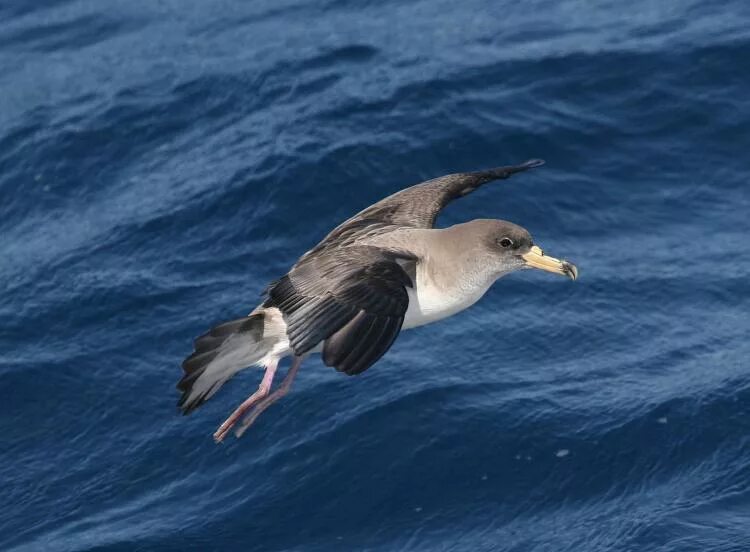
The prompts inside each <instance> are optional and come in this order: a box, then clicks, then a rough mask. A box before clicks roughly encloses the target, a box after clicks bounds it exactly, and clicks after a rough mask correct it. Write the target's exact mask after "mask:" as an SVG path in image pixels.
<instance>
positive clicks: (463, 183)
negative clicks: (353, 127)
mask: <svg viewBox="0 0 750 552" xmlns="http://www.w3.org/2000/svg"><path fill="white" fill-rule="evenodd" d="M542 164H543V162H542V161H541V160H530V161H527V162H525V163H521V164H519V165H511V166H507V167H499V168H495V169H490V170H486V171H479V172H470V173H458V174H451V175H447V176H442V177H440V178H436V179H433V180H429V181H427V182H423V183H421V184H417V185H416V186H412V187H411V188H407V189H405V190H402V191H400V192H398V193H395V194H393V195H391V196H389V197H387V198H385V199H383V200H382V201H379V202H378V203H375V204H374V205H372V206H370V207H368V208H366V209H364V210H363V211H361V212H360V213H358V214H356V215H355V216H353V217H352V218H350V219H349V220H347V221H345V222H344V223H342V224H341V225H339V226H338V227H336V228H335V229H334V230H333V231H332V232H331V233H330V234H328V235H327V236H326V237H325V238H324V239H323V240H322V241H321V242H320V243H319V244H318V245H317V246H316V247H314V248H313V249H311V250H310V251H308V252H307V253H305V254H304V255H303V256H302V257H301V258H300V260H299V261H298V262H297V263H296V264H295V265H294V266H293V267H292V268H291V270H289V272H288V273H287V274H285V275H284V276H283V277H281V278H279V279H278V280H276V281H275V282H273V283H271V284H270V285H269V286H268V288H267V290H266V299H265V301H264V302H263V303H262V304H261V305H260V306H259V307H258V308H256V309H255V310H254V311H253V312H252V313H251V314H250V315H249V316H248V317H246V318H243V319H239V320H235V321H232V322H228V323H225V324H222V325H219V326H217V327H215V328H214V329H213V330H211V331H209V332H208V333H206V334H204V335H203V336H201V337H199V338H198V339H197V340H196V341H195V351H194V352H193V354H192V355H191V356H189V357H188V358H187V359H186V360H185V362H184V363H183V369H184V376H183V378H182V380H180V383H179V384H178V388H179V389H180V390H181V391H182V392H183V395H182V398H181V399H180V402H179V405H180V407H181V408H182V410H183V412H184V413H188V412H190V411H192V410H194V409H195V408H196V407H197V406H199V405H200V404H202V403H203V402H204V401H205V400H206V399H208V398H210V397H211V396H212V395H213V394H214V393H215V392H216V390H218V388H219V387H221V385H222V384H223V383H224V382H225V381H226V380H228V379H229V378H230V377H231V376H232V375H233V374H234V373H236V372H237V371H239V370H240V369H242V368H244V367H246V366H248V365H251V364H258V365H261V366H264V367H265V368H266V373H265V376H264V378H263V381H262V382H261V384H260V386H259V388H258V390H257V391H256V392H255V393H254V394H253V395H252V396H250V397H249V398H248V399H247V400H246V401H245V402H244V403H243V404H242V405H240V407H239V408H237V409H236V410H235V412H234V413H233V414H232V415H231V416H230V417H229V418H228V419H227V420H226V421H225V422H224V423H223V424H222V426H221V427H220V428H219V429H218V430H217V432H216V433H215V435H214V438H215V439H216V440H217V441H221V440H222V439H223V438H224V436H225V435H226V433H227V432H228V431H229V430H230V428H232V427H233V426H234V425H235V424H236V423H237V422H238V421H239V419H240V418H241V417H242V416H243V415H244V414H245V413H246V412H247V411H248V410H250V409H251V408H252V409H253V410H252V412H250V414H249V415H248V416H247V418H245V421H244V422H243V424H242V425H241V426H240V428H239V429H238V430H237V434H238V436H239V435H240V434H241V433H242V432H243V431H244V430H245V429H246V428H247V426H248V425H249V424H251V423H252V422H253V421H254V420H255V419H256V418H257V416H258V415H259V414H260V412H262V411H263V410H264V409H265V408H266V407H267V406H268V405H270V404H271V403H273V402H274V401H275V400H277V399H278V398H279V397H280V396H282V395H283V394H284V393H286V392H287V391H288V389H289V387H290V385H291V381H292V379H293V378H294V376H295V374H296V373H297V370H298V368H299V365H300V363H301V361H302V359H303V358H304V357H305V356H306V355H307V354H308V353H311V352H320V353H321V354H322V359H323V362H324V363H325V364H326V365H328V366H333V367H335V368H336V369H337V370H339V371H341V372H344V373H346V374H349V375H354V374H359V373H362V372H363V371H365V370H367V369H368V368H369V367H370V366H372V365H373V364H374V363H375V362H377V361H378V359H380V358H381V357H382V356H383V354H385V352H386V351H388V349H389V348H390V347H391V345H392V344H393V342H394V341H395V339H396V337H397V336H398V334H399V332H400V331H401V330H402V328H411V327H416V326H420V325H423V324H428V323H431V322H434V321H436V320H440V319H442V318H446V317H448V316H451V315H453V314H455V313H456V312H459V311H461V310H463V309H465V308H468V307H469V306H471V305H472V304H473V303H474V302H475V301H477V300H478V299H479V298H480V297H481V296H482V295H483V294H484V292H485V291H486V290H487V289H488V288H489V286H491V285H492V283H493V282H494V281H495V280H496V279H497V278H499V277H501V276H502V275H504V274H507V273H509V272H511V271H513V270H517V269H519V268H530V267H533V268H541V269H543V270H548V271H550V272H555V273H559V274H564V275H567V276H569V277H571V278H572V279H575V278H576V277H577V274H578V272H577V269H576V268H575V266H573V265H571V264H570V263H567V262H565V261H559V260H557V259H554V258H552V257H547V256H545V255H544V254H543V252H542V251H541V249H539V248H538V247H537V246H535V245H534V243H533V241H532V239H531V236H530V235H529V233H528V232H527V231H526V230H524V229H523V228H521V227H520V226H517V225H515V224H513V223H510V222H506V221H499V220H474V221H470V222H468V223H464V224H458V225H454V226H452V227H450V228H445V229H436V228H434V226H435V221H436V219H437V216H438V214H439V213H440V211H441V210H442V209H443V208H444V207H445V206H446V205H447V204H448V203H450V202H451V201H453V200H454V199H456V198H459V197H462V196H465V195H467V194H468V193H470V192H472V191H474V190H476V189H477V188H478V187H480V186H481V185H483V184H485V183H488V182H491V181H493V180H499V179H505V178H508V177H510V176H511V175H513V174H515V173H518V172H522V171H525V170H527V169H531V168H534V167H538V166H540V165H542ZM285 356H292V357H293V364H292V367H291V368H290V370H289V373H288V375H287V376H286V378H285V380H284V381H283V382H282V384H281V385H280V386H279V387H278V388H277V390H276V391H274V393H271V394H270V395H269V393H270V388H271V384H272V381H273V377H274V373H275V371H276V368H277V366H278V362H279V361H280V360H281V359H282V358H284V357H285Z"/></svg>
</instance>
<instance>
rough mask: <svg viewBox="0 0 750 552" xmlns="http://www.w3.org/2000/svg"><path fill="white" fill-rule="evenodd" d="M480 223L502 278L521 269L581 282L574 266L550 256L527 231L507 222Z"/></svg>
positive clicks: (488, 221) (485, 245)
mask: <svg viewBox="0 0 750 552" xmlns="http://www.w3.org/2000/svg"><path fill="white" fill-rule="evenodd" d="M476 222H478V223H480V224H482V226H484V230H485V231H484V232H483V234H484V248H485V249H486V250H487V253H488V254H489V256H490V257H491V258H492V260H493V264H494V265H496V266H497V267H498V269H499V271H500V274H501V275H502V274H507V273H508V272H513V271H514V270H518V269H521V268H538V269H540V270H546V271H547V272H552V273H554V274H560V275H562V276H567V277H568V278H570V279H571V280H575V279H577V278H578V269H577V268H576V266H575V265H574V264H573V263H569V262H568V261H564V260H560V259H556V258H555V257H550V256H549V255H546V254H545V253H544V251H542V249H541V248H540V247H539V246H538V245H535V244H534V240H533V239H532V238H531V234H529V232H528V231H527V230H526V229H525V228H522V227H520V226H518V225H517V224H513V223H512V222H508V221H504V220H481V221H476Z"/></svg>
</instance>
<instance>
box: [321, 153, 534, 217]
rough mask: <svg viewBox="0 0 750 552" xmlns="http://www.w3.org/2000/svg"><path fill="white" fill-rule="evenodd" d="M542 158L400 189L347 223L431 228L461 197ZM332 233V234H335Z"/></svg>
mask: <svg viewBox="0 0 750 552" xmlns="http://www.w3.org/2000/svg"><path fill="white" fill-rule="evenodd" d="M543 164H544V161H542V160H541V159H531V160H529V161H526V162H525V163H521V164H519V165H509V166H507V167H497V168H494V169H488V170H485V171H478V172H470V173H457V174H449V175H446V176H441V177H439V178H435V179H433V180H428V181H427V182H422V183H421V184H417V185H415V186H412V187H411V188H406V189H405V190H401V191H400V192H397V193H395V194H393V195H391V196H389V197H387V198H385V199H383V200H381V201H379V202H378V203H375V204H374V205H372V206H370V207H368V208H367V209H365V210H364V211H362V212H360V213H358V214H357V215H355V216H354V217H352V218H351V219H349V220H348V221H347V222H345V223H344V224H343V225H342V226H344V225H346V224H356V223H357V222H360V221H371V222H372V221H376V222H380V223H384V224H392V225H397V226H411V227H414V228H432V227H433V226H434V225H435V219H437V216H438V214H439V213H440V211H441V210H442V209H443V207H445V206H446V205H448V204H449V203H450V202H451V201H453V200H454V199H456V198H459V197H463V196H465V195H466V194H469V193H471V192H473V191H474V190H476V189H477V188H479V187H480V186H481V185H482V184H486V183H487V182H491V181H493V180H501V179H505V178H508V177H510V176H511V175H513V174H515V173H518V172H522V171H525V170H528V169H532V168H534V167H538V166H540V165H543ZM334 232H335V231H334Z"/></svg>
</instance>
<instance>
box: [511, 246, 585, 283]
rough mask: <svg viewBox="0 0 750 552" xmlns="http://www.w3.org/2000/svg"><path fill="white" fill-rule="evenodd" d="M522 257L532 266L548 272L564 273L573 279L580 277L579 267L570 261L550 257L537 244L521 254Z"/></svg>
mask: <svg viewBox="0 0 750 552" xmlns="http://www.w3.org/2000/svg"><path fill="white" fill-rule="evenodd" d="M521 258H523V260H524V261H526V265H527V266H529V267H530V268H538V269H540V270H546V271H547V272H554V273H555V274H562V275H563V276H567V277H568V278H570V279H571V280H575V279H576V278H578V269H577V268H576V265H574V264H573V263H569V262H568V261H561V260H560V259H555V258H554V257H549V256H547V255H545V254H544V251H542V250H541V249H540V248H539V247H538V246H536V245H534V246H532V247H531V249H529V251H528V253H524V254H523V255H521Z"/></svg>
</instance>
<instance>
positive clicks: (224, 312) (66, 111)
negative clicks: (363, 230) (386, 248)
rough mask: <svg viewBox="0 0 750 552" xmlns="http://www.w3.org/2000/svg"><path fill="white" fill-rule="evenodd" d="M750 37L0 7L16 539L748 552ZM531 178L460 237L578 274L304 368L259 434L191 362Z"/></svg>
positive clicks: (685, 29)
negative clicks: (189, 367)
mask: <svg viewBox="0 0 750 552" xmlns="http://www.w3.org/2000/svg"><path fill="white" fill-rule="evenodd" d="M749 16H750V13H749V12H748V8H747V6H746V5H745V3H742V2H739V1H731V2H729V3H726V2H725V3H721V4H719V3H715V2H707V3H706V2H697V1H688V0H685V1H676V0H675V1H668V2H662V3H658V4H655V3H652V2H645V1H642V0H636V2H635V3H630V4H628V5H627V6H625V5H619V4H614V3H606V2H605V3H598V4H596V3H594V4H586V5H583V4H581V3H577V2H572V1H563V2H550V1H549V0H538V1H537V0H535V1H533V2H527V3H523V4H518V3H515V4H514V3H509V2H500V3H497V2H495V3H493V2H487V1H485V0H472V1H470V2H468V3H450V2H444V1H442V0H441V1H438V2H430V3H424V2H415V1H408V2H386V3H382V2H381V3H376V2H368V1H352V0H331V1H327V2H318V3H313V2H299V1H296V0H295V1H287V0H284V1H281V2H252V3H247V2H231V1H218V0H217V1H211V2H202V3H184V2H178V1H177V0H166V1H163V2H159V3H153V2H132V1H128V2H125V1H124V0H117V1H113V2H109V3H108V4H107V6H106V7H105V6H103V5H99V4H98V3H91V2H84V1H83V0H69V1H46V2H32V3H29V2H20V1H17V2H6V3H5V4H3V5H2V6H0V90H1V91H2V94H0V197H1V198H2V200H3V201H2V202H0V259H2V261H0V283H1V284H2V290H3V293H2V294H0V319H1V320H2V321H3V322H2V325H1V326H0V328H2V331H0V376H1V377H2V381H3V389H4V390H5V397H4V401H3V405H4V406H3V408H2V416H0V435H1V436H2V437H0V439H1V440H2V441H1V443H0V489H2V490H3V498H4V504H5V507H4V508H3V510H2V513H0V548H2V549H3V550H12V551H17V552H21V551H24V552H25V551H36V550H40V551H41V550H45V551H46V550H61V551H83V550H92V551H93V550H97V551H105V550H106V551H108V552H112V551H120V550H121V551H128V552H131V551H169V550H179V551H185V550H196V551H205V550H221V551H229V550H243V551H246V550H259V551H273V550H295V551H297V550H306V551H307V550H310V551H316V550H320V551H329V550H346V551H349V550H383V551H392V550H424V551H438V550H445V551H447V550H467V551H472V552H475V551H490V550H491V551H495V550H503V551H513V552H521V551H532V550H533V551H546V550H554V551H556V552H557V551H563V550H570V551H576V552H579V551H605V550H606V551H623V552H625V551H633V550H638V551H654V552H656V551H659V552H664V551H675V552H677V551H679V552H682V551H690V550H695V551H708V550H710V551H712V552H713V551H726V552H729V551H738V552H739V551H744V550H750V530H749V529H748V527H750V525H749V524H748V521H749V520H750V517H749V514H748V512H750V487H749V486H748V481H750V452H749V451H750V437H749V436H750V422H749V421H748V420H750V371H749V370H748V362H747V359H748V358H750V346H748V341H747V333H748V330H749V329H750V324H749V322H748V320H749V319H748V316H747V313H748V312H749V311H750V299H749V298H750V284H749V283H748V282H749V280H748V274H749V273H750V249H748V240H747V237H748V232H749V231H750V222H748V217H747V213H748V208H749V207H750V200H749V198H750V196H749V195H748V191H747V178H748V174H750V164H749V163H748V156H747V154H746V147H747V144H748V143H750V125H748V124H747V120H746V119H747V117H746V113H748V112H750V73H748V72H747V71H746V70H744V67H745V65H746V60H747V59H748V57H750V32H749V31H748V29H749V28H750V27H748V25H747V21H748V17H749ZM533 157H541V158H544V159H545V160H546V161H547V164H546V165H545V166H544V167H543V168H542V169H539V170H537V171H533V172H532V173H529V174H525V175H523V176H519V177H516V178H513V179H511V180H508V181H504V182H501V183H498V184H496V185H493V186H489V187H487V188H486V189H482V190H480V191H478V192H477V193H476V194H473V195H472V196H471V197H469V198H467V199H463V200H461V201H459V202H456V203H455V205H451V207H450V208H449V209H448V210H447V211H446V212H445V213H444V214H443V215H442V218H441V221H440V222H441V224H443V225H449V224H453V223H456V222H460V221H464V220H468V219H471V218H488V217H491V218H507V219H509V220H512V221H514V222H517V223H519V224H522V225H523V226H525V227H526V228H528V229H529V230H530V231H531V232H532V234H533V235H534V237H535V239H536V241H537V242H538V243H540V244H541V245H542V246H543V247H544V248H545V249H546V250H547V251H549V252H550V253H552V254H555V255H558V256H564V257H566V258H570V259H571V260H573V261H575V262H576V263H577V264H578V265H579V267H580V268H581V277H580V279H579V281H578V282H576V283H575V284H570V283H566V282H562V281H560V280H557V279H554V278H551V277H546V276H545V275H542V274H531V273H524V274H519V275H512V276H509V277H507V278H505V279H503V280H502V281H500V282H498V283H497V284H496V285H495V286H494V287H493V288H492V289H491V290H490V292H489V293H488V294H487V295H486V296H485V297H484V298H483V299H482V301H480V302H479V303H478V304H477V305H475V306H474V307H472V309H470V310H469V311H466V312H464V313H461V314H459V315H457V316H455V317H454V318H452V319H451V320H450V321H445V322H442V323H438V324H435V325H431V326H428V327H424V328H420V329H418V330H415V331H413V332H405V333H404V334H403V335H401V336H400V337H399V339H398V341H397V342H396V344H395V346H394V347H393V348H392V350H391V351H390V352H389V353H388V354H387V355H386V356H385V357H384V358H383V359H382V360H381V361H380V362H379V363H378V364H377V366H375V367H374V368H372V369H371V370H369V371H367V372H366V373H365V374H363V375H362V376H361V377H358V378H347V377H344V376H342V375H341V374H338V373H336V372H334V371H332V370H329V369H327V368H325V367H323V365H322V364H321V363H320V361H319V360H317V359H313V360H311V361H309V362H307V363H306V364H305V366H304V368H303V370H302V371H301V373H300V377H299V378H298V380H297V381H296V382H295V387H294V389H293V392H292V393H291V394H290V395H289V396H288V397H287V398H285V399H284V401H282V402H281V403H279V405H277V406H275V407H274V408H273V409H270V410H269V411H268V412H267V413H266V414H265V415H264V416H263V418H261V420H260V421H259V423H258V424H257V426H254V427H253V428H252V430H251V431H249V432H248V433H247V434H246V435H245V437H243V439H241V440H239V441H231V442H228V443H226V444H225V445H224V446H216V445H214V444H213V442H212V440H211V434H212V432H213V430H214V429H215V427H216V426H217V425H218V424H219V423H220V422H221V420H223V419H224V417H225V416H226V415H227V414H228V412H229V411H230V410H231V409H232V408H233V407H234V406H235V405H236V404H237V403H239V402H240V401H241V400H242V399H243V398H245V397H246V396H247V395H248V393H249V392H250V391H251V390H252V389H254V388H255V386H256V385H257V380H258V378H259V375H258V373H257V372H255V371H253V370H250V371H247V372H246V373H242V374H239V375H238V376H236V377H235V378H234V380H232V382H231V383H229V384H228V385H227V386H226V387H225V388H223V389H222V391H221V392H220V393H219V394H218V395H217V396H216V397H215V398H214V399H212V400H211V401H209V402H208V403H207V404H206V405H205V406H204V407H202V408H201V409H200V410H199V411H198V412H196V413H195V414H194V415H192V416H190V417H186V418H185V417H180V416H178V415H177V412H176V408H175V403H176V399H177V394H176V391H175V389H174V385H175V384H176V382H177V380H178V379H179V377H180V368H179V365H180V362H181V360H182V358H183V357H184V356H185V355H187V354H188V353H189V352H190V347H191V342H192V339H193V338H194V337H195V336H196V335H199V334H200V333H202V332H203V331H205V329H206V328H207V327H209V326H211V325H212V324H213V323H216V322H218V321H221V320H225V319H229V318H235V317H238V316H241V315H243V314H246V313H247V312H248V311H249V310H251V309H252V308H253V307H254V306H255V305H256V304H257V302H258V301H259V297H260V293H261V292H262V290H263V288H264V287H265V285H266V284H267V283H268V282H269V281H270V280H272V279H274V278H276V277H278V276H279V275H280V274H282V273H283V272H284V271H285V270H286V269H287V268H288V266H289V265H290V264H291V263H293V262H294V261H295V260H296V258H297V257H298V256H299V255H300V254H302V253H303V252H304V251H306V250H307V249H309V248H310V247H312V246H313V245H314V244H315V243H316V242H317V241H318V240H319V239H320V238H322V237H323V236H324V235H325V234H326V233H327V231H328V230H330V229H331V228H332V227H333V226H335V225H336V224H337V223H338V222H340V221H341V220H343V219H345V218H347V217H348V216H350V215H351V214H353V213H354V212H356V211H358V210H359V209H361V208H363V207H365V206H367V205H368V204H370V203H372V202H373V201H376V200H377V199H379V198H381V197H384V196H386V195H388V194H390V193H392V192H394V191H396V190H398V189H400V188H402V187H404V186H406V185H409V184H413V183H416V182H419V181H421V180H424V179H427V178H431V177H434V176H438V175H442V174H446V173H450V172H457V171H464V170H472V169H478V168H484V167H490V166H496V165H500V164H505V163H513V162H519V161H522V160H524V159H528V158H533Z"/></svg>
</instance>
